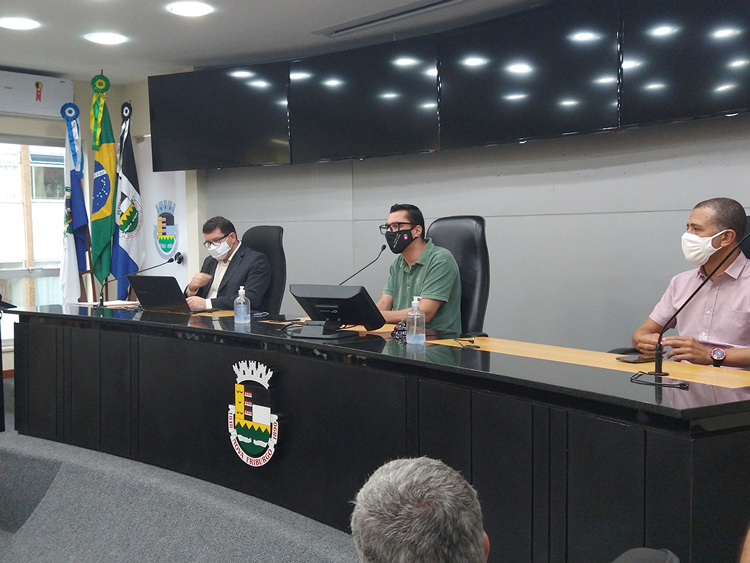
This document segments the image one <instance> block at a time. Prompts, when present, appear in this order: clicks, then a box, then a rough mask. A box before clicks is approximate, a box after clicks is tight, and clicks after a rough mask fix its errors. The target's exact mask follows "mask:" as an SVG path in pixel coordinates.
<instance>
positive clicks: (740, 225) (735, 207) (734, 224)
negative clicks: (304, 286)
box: [695, 197, 747, 242]
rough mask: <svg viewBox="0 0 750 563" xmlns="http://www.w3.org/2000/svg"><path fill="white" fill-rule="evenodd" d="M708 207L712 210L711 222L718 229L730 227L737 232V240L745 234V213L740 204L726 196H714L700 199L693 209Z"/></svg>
mask: <svg viewBox="0 0 750 563" xmlns="http://www.w3.org/2000/svg"><path fill="white" fill-rule="evenodd" d="M700 208H708V209H710V210H711V211H713V212H714V215H713V220H712V223H713V224H714V227H716V228H717V229H718V230H719V231H723V230H725V229H732V230H733V231H734V232H735V233H736V234H737V241H738V242H739V240H740V239H741V238H742V237H743V236H744V234H745V225H746V224H747V215H746V214H745V208H744V207H742V204H741V203H740V202H738V201H735V200H733V199H729V198H728V197H715V198H713V199H707V200H706V201H701V202H700V203H699V204H698V205H696V206H695V209H700Z"/></svg>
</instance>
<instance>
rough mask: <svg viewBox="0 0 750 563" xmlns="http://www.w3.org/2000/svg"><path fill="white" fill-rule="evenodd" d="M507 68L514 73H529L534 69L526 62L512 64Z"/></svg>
mask: <svg viewBox="0 0 750 563" xmlns="http://www.w3.org/2000/svg"><path fill="white" fill-rule="evenodd" d="M505 70H507V71H508V72H512V73H513V74H527V73H529V72H531V71H532V70H534V69H533V68H531V67H530V66H529V65H527V64H526V63H517V64H513V65H510V66H509V67H507V68H506V69H505Z"/></svg>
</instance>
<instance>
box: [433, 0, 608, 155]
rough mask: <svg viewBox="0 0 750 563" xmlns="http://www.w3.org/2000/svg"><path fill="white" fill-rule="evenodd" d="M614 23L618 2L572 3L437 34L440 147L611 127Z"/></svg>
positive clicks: (475, 144)
mask: <svg viewBox="0 0 750 563" xmlns="http://www.w3.org/2000/svg"><path fill="white" fill-rule="evenodd" d="M619 26H620V13H619V2H617V1H579V0H576V1H564V2H563V1H561V2H555V3H554V4H552V5H551V6H548V7H544V8H540V9H535V10H531V11H528V12H524V13H521V14H516V15H513V16H509V17H505V18H501V19H498V20H494V21H492V22H489V23H485V24H480V25H476V26H472V27H466V28H461V29H457V30H454V31H448V32H445V33H441V34H440V82H441V84H440V140H441V147H442V148H462V147H471V146H478V145H488V144H493V143H503V142H509V141H513V140H519V139H533V138H542V137H553V136H558V135H564V134H568V133H581V132H592V131H599V130H603V129H608V128H615V127H617V125H618V122H617V110H618V108H617V71H618V52H617V34H618V29H619Z"/></svg>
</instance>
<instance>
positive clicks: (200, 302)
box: [187, 295, 206, 310]
mask: <svg viewBox="0 0 750 563" xmlns="http://www.w3.org/2000/svg"><path fill="white" fill-rule="evenodd" d="M187 304H188V306H189V307H190V308H191V309H193V310H195V309H205V308H206V300H205V299H203V297H198V296H197V295H193V296H192V297H188V298H187Z"/></svg>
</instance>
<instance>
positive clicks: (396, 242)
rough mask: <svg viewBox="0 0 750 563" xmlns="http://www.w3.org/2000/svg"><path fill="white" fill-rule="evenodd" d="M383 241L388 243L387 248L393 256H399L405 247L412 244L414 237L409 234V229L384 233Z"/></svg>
mask: <svg viewBox="0 0 750 563" xmlns="http://www.w3.org/2000/svg"><path fill="white" fill-rule="evenodd" d="M385 241H386V242H387V243H388V248H390V249H391V252H393V253H394V254H401V253H402V252H403V251H404V250H406V247H407V246H409V245H410V244H411V243H412V242H414V237H413V236H412V234H411V230H410V229H405V230H403V231H395V232H393V231H388V232H386V233H385Z"/></svg>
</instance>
